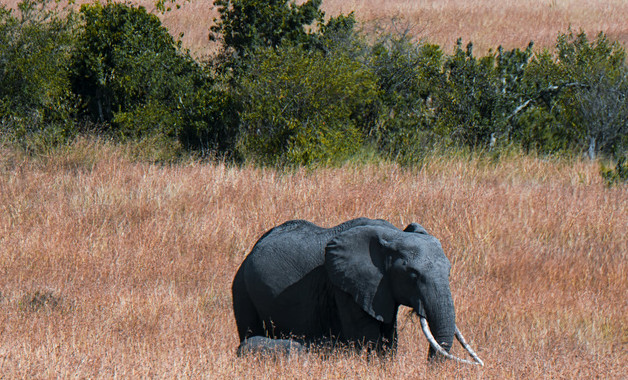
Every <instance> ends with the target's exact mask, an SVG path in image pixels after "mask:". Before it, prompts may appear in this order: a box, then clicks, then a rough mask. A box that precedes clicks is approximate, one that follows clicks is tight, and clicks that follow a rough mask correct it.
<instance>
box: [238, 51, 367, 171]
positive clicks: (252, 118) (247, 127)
mask: <svg viewBox="0 0 628 380" xmlns="http://www.w3.org/2000/svg"><path fill="white" fill-rule="evenodd" d="M255 59H256V62H257V65H255V66H254V67H251V69H250V71H249V72H248V73H247V74H246V75H245V76H244V77H243V78H242V80H241V82H240V87H239V88H240V94H241V99H242V106H243V112H242V129H241V130H242V135H241V137H240V150H241V152H242V153H243V155H244V156H245V157H247V158H250V159H253V160H255V161H258V162H262V163H269V164H294V165H301V164H303V165H312V164H325V163H332V162H338V161H341V160H343V159H346V158H349V157H350V156H352V155H354V154H356V153H357V152H359V151H360V149H361V148H362V146H363V144H364V142H365V133H364V125H362V124H361V123H360V121H361V120H364V119H367V118H365V117H364V115H365V113H367V112H368V110H369V107H370V106H375V103H376V102H377V86H376V83H375V81H374V79H373V76H372V74H371V72H370V71H369V70H368V69H367V68H366V67H364V66H363V65H361V64H360V63H359V62H357V61H355V60H352V59H350V58H349V57H347V56H346V55H343V54H341V53H340V52H336V54H323V53H322V52H318V51H304V50H303V49H301V48H299V47H283V48H281V49H274V48H262V49H259V50H257V51H256V53H255Z"/></svg>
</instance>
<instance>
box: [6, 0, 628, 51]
mask: <svg viewBox="0 0 628 380" xmlns="http://www.w3.org/2000/svg"><path fill="white" fill-rule="evenodd" d="M18 2H19V0H6V1H5V4H7V5H9V6H15V5H16V4H17V3H18ZM86 2H89V1H87V0H77V1H76V3H77V4H81V3H86ZM132 2H133V3H135V4H140V5H143V6H145V7H146V8H147V9H149V10H151V9H154V5H153V4H154V1H152V0H133V1H132ZM301 2H303V1H297V3H301ZM179 3H180V4H181V8H180V9H174V10H173V11H171V12H168V13H166V14H165V15H163V16H161V17H162V20H163V22H164V24H165V25H166V26H167V27H168V29H169V30H170V32H171V33H172V34H173V35H174V36H179V35H180V34H181V33H184V36H183V38H182V41H183V43H184V46H186V47H187V48H189V49H190V50H191V51H192V52H193V53H194V54H195V55H199V56H202V55H206V54H210V53H212V52H215V51H216V50H217V48H218V45H216V44H215V43H210V42H209V40H208V35H209V28H210V26H211V25H213V19H214V18H215V17H217V16H218V12H217V11H216V9H215V8H214V7H213V1H212V0H194V1H189V2H182V1H180V2H179ZM322 9H323V10H324V11H325V12H326V13H327V15H330V16H333V15H337V14H339V13H345V14H347V13H349V12H351V11H355V13H356V16H357V18H358V19H359V20H360V21H362V22H363V23H364V24H365V25H366V26H367V28H370V27H373V26H374V25H379V26H380V27H384V28H388V29H391V28H393V29H394V28H397V29H400V30H405V29H406V28H409V30H410V31H411V32H412V33H413V34H414V35H415V36H417V37H418V38H422V39H426V40H427V41H429V42H431V43H435V44H438V45H440V46H441V47H442V48H443V49H444V50H445V51H447V52H451V51H452V50H453V48H454V46H455V42H456V40H457V39H458V37H461V38H462V39H463V41H464V43H465V44H466V43H467V42H469V41H473V43H474V46H475V52H476V54H483V53H486V52H487V51H488V50H489V49H493V50H495V49H496V48H497V46H499V45H502V46H504V48H507V49H512V48H525V47H526V46H527V45H528V43H529V42H530V41H534V42H535V44H536V46H537V47H541V48H542V47H546V48H551V47H553V45H554V44H555V42H556V37H557V35H558V33H559V32H565V31H567V29H568V28H569V27H572V29H573V30H574V31H579V30H580V29H582V30H584V31H585V32H587V33H588V34H589V35H590V36H591V37H593V36H595V35H596V34H597V33H599V32H600V31H603V32H605V33H606V34H607V35H608V36H609V37H610V38H611V39H612V40H617V41H619V42H621V43H622V44H624V46H626V44H627V43H628V23H626V19H628V2H626V1H624V0H606V1H588V0H547V1H537V0H519V1H515V0H474V1H459V0H458V1H457V0H411V1H409V0H385V1H376V0H362V1H357V0H356V1H345V0H324V1H323V5H322ZM392 19H395V20H396V21H395V26H394V27H393V26H392V23H391V20H392Z"/></svg>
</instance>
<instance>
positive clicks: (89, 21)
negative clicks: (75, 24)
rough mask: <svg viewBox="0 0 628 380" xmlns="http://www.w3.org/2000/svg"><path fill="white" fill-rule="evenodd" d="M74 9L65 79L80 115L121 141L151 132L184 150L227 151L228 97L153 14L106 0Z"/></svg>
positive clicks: (231, 127) (230, 121)
mask: <svg viewBox="0 0 628 380" xmlns="http://www.w3.org/2000/svg"><path fill="white" fill-rule="evenodd" d="M81 15H82V16H83V19H84V26H83V29H82V31H81V33H80V34H79V37H78V44H77V52H76V54H75V55H74V57H73V63H72V70H73V77H72V84H73V89H74V91H75V92H76V93H77V94H78V95H80V96H81V98H82V100H83V104H84V115H85V116H86V117H87V118H89V119H90V120H91V121H92V122H94V123H98V124H101V125H102V126H103V128H104V129H105V130H108V131H109V132H110V133H111V134H113V135H114V136H116V137H119V138H123V139H128V138H132V139H142V138H144V137H147V136H151V135H153V134H157V135H160V136H164V137H166V138H171V139H175V140H179V141H180V142H181V143H182V144H183V145H184V146H185V147H188V148H195V149H202V150H208V151H210V150H217V151H219V152H222V153H228V152H229V151H230V150H232V149H233V146H234V143H235V132H233V131H234V130H235V126H234V125H233V123H234V120H236V119H237V118H236V116H235V115H234V112H235V108H234V107H232V101H231V100H230V99H231V97H230V96H229V95H226V94H224V92H221V91H218V90H215V89H214V87H213V79H212V78H211V76H210V74H209V71H208V70H206V69H205V68H203V67H202V65H201V64H199V63H198V62H196V61H195V60H194V59H192V57H191V56H190V55H189V53H187V52H184V51H182V50H181V47H180V42H176V41H175V40H174V39H173V38H172V36H171V35H170V34H169V33H168V31H167V30H166V28H164V27H163V26H162V25H161V22H160V20H159V18H157V16H155V15H152V14H149V13H147V12H146V10H145V9H144V8H143V7H136V6H132V5H125V4H119V3H113V2H111V1H107V3H106V4H104V5H103V4H100V3H95V4H90V5H83V6H82V7H81Z"/></svg>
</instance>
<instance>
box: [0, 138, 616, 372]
mask: <svg viewBox="0 0 628 380" xmlns="http://www.w3.org/2000/svg"><path fill="white" fill-rule="evenodd" d="M2 157H3V160H0V268H1V269H0V271H1V273H2V275H1V276H0V294H1V296H0V331H1V334H0V373H2V374H3V375H4V376H7V378H27V377H28V378H50V377H57V376H59V377H62V378H68V377H74V376H76V377H81V378H84V377H88V378H110V377H114V376H118V377H124V378H135V377H139V376H146V377H160V378H168V377H175V376H177V377H194V378H248V377H251V378H262V379H263V378H269V379H270V378H312V377H315V378H334V379H335V378H367V379H369V378H372V379H375V378H426V377H436V378H485V377H487V378H535V379H536V378H576V377H580V378H593V377H597V378H613V377H621V376H623V375H625V369H626V367H625V363H626V362H627V361H628V353H627V351H626V344H628V305H627V304H626V293H627V292H628V276H627V275H626V274H627V273H628V257H627V255H628V249H627V247H628V237H627V236H628V224H627V222H626V221H628V188H626V187H625V186H624V187H615V188H612V189H609V188H606V187H605V186H604V185H603V183H602V181H601V180H600V178H599V174H598V166H597V164H595V163H589V162H586V161H575V162H568V161H561V160H555V161H552V160H550V161H547V160H541V159H536V158H531V157H527V156H519V155H513V156H512V157H508V158H505V159H503V160H501V161H500V162H499V163H498V164H494V163H491V162H489V161H488V160H485V159H482V158H476V157H439V158H434V159H431V160H429V161H428V162H427V164H426V165H425V166H424V167H423V168H422V169H421V170H404V169H401V168H399V167H397V166H395V165H392V164H379V165H377V164H371V165H368V166H360V167H351V166H347V167H343V168H330V169H320V170H315V171H308V170H296V171H293V172H289V173H280V172H277V171H275V170H270V169H258V168H253V167H244V168H233V167H229V166H227V165H224V164H207V163H199V162H190V163H187V164H182V165H177V166H159V165H150V164H143V163H133V162H130V161H129V160H127V159H125V158H124V154H123V152H122V150H121V149H119V148H116V147H113V146H110V145H107V144H102V143H93V142H89V141H82V142H79V143H77V145H76V146H75V147H74V149H72V150H68V151H67V152H60V153H57V154H54V155H51V156H50V157H48V158H47V159H46V160H34V159H27V158H23V157H21V156H19V155H17V154H14V153H12V152H7V151H3V152H2ZM90 157H91V159H90ZM357 216H368V217H372V218H384V219H387V220H389V221H391V222H393V223H394V224H396V225H398V226H405V225H406V224H407V223H409V222H411V221H417V222H420V223H422V224H423V225H424V226H425V227H426V228H427V229H428V230H429V231H430V232H431V233H433V234H434V235H435V236H437V237H438V238H440V239H441V241H442V242H443V246H444V249H445V252H446V254H447V255H448V257H449V258H450V260H451V261H452V264H453V269H452V277H451V285H452V291H453V295H454V301H455V304H456V308H457V319H458V324H459V326H460V328H461V330H462V331H464V332H465V335H466V336H467V338H468V339H469V340H470V341H471V343H472V345H473V347H474V348H476V349H477V351H478V354H479V355H480V356H481V357H482V358H483V359H484V361H485V363H486V366H485V367H484V368H476V367H470V366H461V365H457V364H454V363H445V364H443V365H439V366H435V367H429V366H427V364H426V361H425V358H426V354H427V343H426V342H425V339H424V338H423V337H422V334H421V332H420V326H419V323H418V321H417V320H415V319H413V318H412V317H410V316H409V313H408V312H409V310H408V309H404V310H402V315H401V317H400V326H399V329H400V335H401V336H400V348H399V353H398V355H397V357H396V358H395V359H394V360H390V361H381V360H379V359H376V358H375V359H370V360H368V359H367V358H366V357H365V356H360V355H352V354H338V355H335V356H333V357H332V358H329V359H327V360H323V359H321V358H320V357H318V356H316V355H313V354H312V355H305V356H303V357H297V358H292V359H279V360H276V361H272V360H266V359H265V358H248V359H236V357H235V348H236V346H237V343H238V342H237V334H236V328H235V322H234V319H233V316H232V309H231V296H230V284H231V280H232V277H233V274H234V273H235V270H236V269H237V267H238V265H239V263H240V262H241V260H242V259H243V257H244V255H245V254H246V253H247V252H248V251H249V250H250V248H251V247H252V245H253V244H254V243H255V241H256V240H257V238H258V237H259V236H260V235H261V234H262V233H263V232H264V231H265V230H267V229H268V228H270V227H272V226H274V225H276V224H278V223H280V222H282V221H284V220H287V219H293V218H304V219H309V220H312V221H314V222H316V223H319V224H321V225H325V226H331V225H334V224H336V223H339V222H341V221H344V220H347V219H350V218H353V217H357ZM38 294H39V295H46V297H47V298H46V299H44V300H43V301H41V302H40V303H41V305H43V306H41V305H40V306H37V307H24V302H25V300H32V299H34V297H35V295H38ZM42 299H43V298H42ZM47 300H54V307H53V306H51V305H52V304H51V303H48V304H46V302H48V301H47ZM51 302H52V301H51ZM46 305H49V306H46ZM454 352H457V353H458V354H459V355H461V356H463V355H464V352H463V351H462V349H461V348H460V347H458V346H456V347H455V348H454ZM288 360H289V361H290V362H289V363H288V362H287V361H288Z"/></svg>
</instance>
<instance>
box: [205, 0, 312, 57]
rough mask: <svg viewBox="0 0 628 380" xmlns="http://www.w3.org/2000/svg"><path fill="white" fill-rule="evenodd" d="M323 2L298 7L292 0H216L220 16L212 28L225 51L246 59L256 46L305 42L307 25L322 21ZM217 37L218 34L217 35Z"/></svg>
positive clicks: (308, 34) (309, 35) (310, 1)
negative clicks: (231, 50)
mask: <svg viewBox="0 0 628 380" xmlns="http://www.w3.org/2000/svg"><path fill="white" fill-rule="evenodd" d="M321 3H322V0H308V1H306V2H305V3H303V4H301V5H297V4H296V3H294V2H293V1H289V0H216V1H215V2H214V5H216V6H218V13H219V14H220V17H219V18H217V19H215V20H214V21H215V23H216V25H214V26H212V27H211V30H212V32H213V33H215V34H216V35H218V36H219V38H221V39H222V42H223V45H224V47H225V48H229V49H233V50H234V51H235V52H236V53H237V54H238V55H239V56H241V57H245V56H246V55H247V52H248V51H249V50H250V49H254V48H256V47H263V46H265V47H277V46H279V45H281V44H282V43H283V42H285V41H288V42H291V43H306V42H309V41H310V38H311V36H312V33H313V32H311V31H308V30H307V29H306V27H307V26H309V25H311V24H313V23H314V22H319V23H320V22H322V20H323V16H324V13H323V12H322V11H321V10H319V7H320V5H321ZM214 38H216V37H215V35H214Z"/></svg>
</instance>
